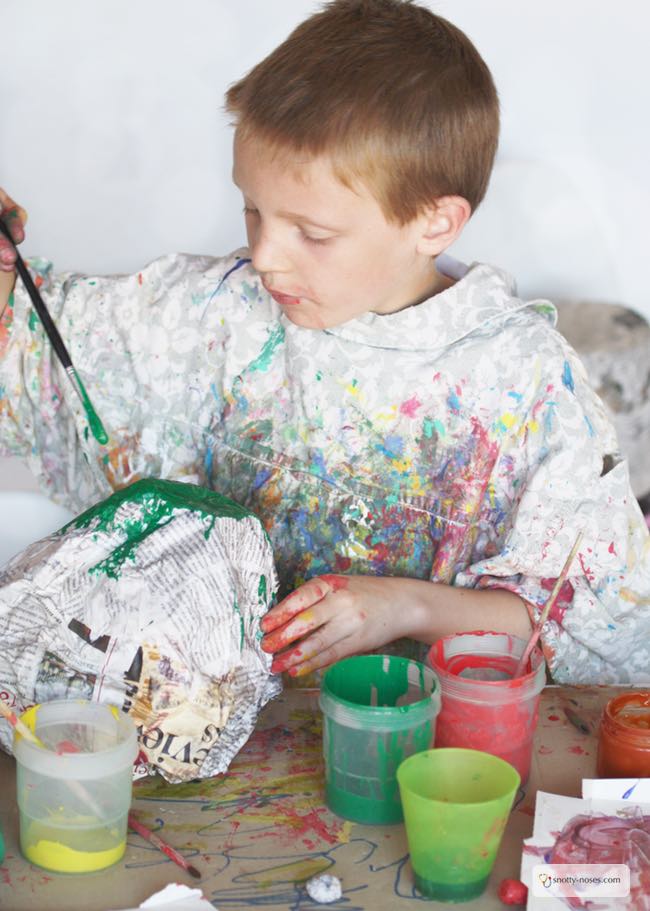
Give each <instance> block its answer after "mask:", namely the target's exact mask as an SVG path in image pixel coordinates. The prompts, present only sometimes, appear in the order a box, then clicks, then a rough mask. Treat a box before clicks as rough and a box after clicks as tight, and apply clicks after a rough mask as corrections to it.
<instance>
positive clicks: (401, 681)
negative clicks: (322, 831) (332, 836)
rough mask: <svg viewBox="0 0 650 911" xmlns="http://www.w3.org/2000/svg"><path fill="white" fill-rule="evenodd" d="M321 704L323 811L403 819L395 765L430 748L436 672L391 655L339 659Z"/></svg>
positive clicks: (359, 818) (380, 821)
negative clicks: (323, 774)
mask: <svg viewBox="0 0 650 911" xmlns="http://www.w3.org/2000/svg"><path fill="white" fill-rule="evenodd" d="M319 703H320V707H321V710H322V712H323V755H324V758H325V800H326V802H327V806H328V807H329V809H330V810H332V811H333V812H334V813H336V814H337V815H338V816H342V817H343V818H345V819H351V820H353V821H354V822H359V823H364V824H366V825H386V824H389V823H398V822H401V821H402V819H403V814H402V805H401V802H400V796H399V788H398V785H397V777H396V773H397V767H398V766H399V764H400V763H401V762H402V760H404V759H406V758H407V757H408V756H411V755H412V754H413V753H418V752H420V751H422V750H428V749H429V748H430V747H431V746H432V745H433V741H434V737H435V729H436V717H437V715H438V712H439V711H440V687H439V684H438V680H437V677H436V675H435V673H434V672H433V671H432V670H431V669H430V668H428V667H426V666H425V665H423V664H420V663H419V662H418V661H412V660H410V659H408V658H399V657H396V656H392V655H358V656H354V657H352V658H345V659H344V660H343V661H339V662H337V663H336V664H333V665H332V666H331V667H330V668H328V670H327V671H326V672H325V675H324V676H323V681H322V684H321V692H320V700H319Z"/></svg>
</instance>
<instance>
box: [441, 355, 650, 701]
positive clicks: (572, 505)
mask: <svg viewBox="0 0 650 911" xmlns="http://www.w3.org/2000/svg"><path fill="white" fill-rule="evenodd" d="M564 355H565V356H564V359H563V360H562V359H560V360H559V361H558V363H557V364H556V368H555V369H554V370H553V371H552V372H551V374H550V375H549V374H548V373H547V374H546V376H545V377H544V380H543V381H540V382H539V383H538V384H537V390H538V391H537V394H536V395H534V396H533V397H532V399H531V400H530V401H529V405H530V407H529V409H528V411H527V413H526V414H525V415H524V416H523V417H522V419H521V421H520V423H519V426H518V427H515V428H514V429H515V431H516V435H515V436H514V437H513V438H512V439H511V440H510V450H509V448H508V445H507V444H505V445H504V447H503V449H502V452H501V457H500V459H499V462H498V465H497V467H496V468H495V473H494V475H493V483H492V485H491V488H490V491H489V497H488V499H489V500H490V502H491V503H492V504H493V505H494V504H495V503H496V504H497V509H498V508H499V506H498V504H501V508H502V514H503V512H505V514H506V519H505V531H504V534H503V535H502V537H501V540H500V542H499V543H500V546H499V549H498V552H497V553H495V554H494V555H488V554H487V551H485V552H484V554H483V555H482V558H481V555H480V554H477V553H476V549H475V553H474V557H473V559H475V558H476V556H479V559H476V561H475V562H472V563H471V564H470V565H469V566H468V567H467V568H466V569H464V570H463V571H461V572H459V573H458V574H457V576H456V578H455V583H454V584H456V585H460V586H468V587H475V588H504V589H508V590H510V591H513V592H515V593H516V594H518V595H519V596H520V597H521V598H522V599H524V601H525V603H526V605H527V607H528V610H529V613H530V617H531V620H532V621H533V622H536V621H537V620H538V618H539V616H540V612H541V609H542V607H543V605H544V604H545V602H546V600H547V599H548V597H549V595H550V594H551V590H552V588H553V586H554V584H555V582H556V580H557V577H558V576H559V575H560V573H561V570H562V567H563V566H564V563H565V561H566V559H567V557H568V555H569V553H570V551H571V548H572V546H573V544H574V542H575V540H576V537H577V535H578V534H579V532H582V533H583V538H582V543H581V546H580V548H579V551H578V554H577V556H576V558H575V559H574V561H573V564H572V567H571V570H570V573H569V577H568V580H567V582H566V583H565V584H564V585H563V586H562V589H561V590H560V594H559V597H558V599H557V600H556V602H555V606H554V608H553V609H552V611H551V614H550V618H549V620H548V621H547V622H546V623H545V626H544V629H543V631H542V637H541V638H542V646H543V650H544V653H545V657H546V660H547V663H548V666H549V669H550V671H551V673H552V675H553V678H554V680H556V681H557V682H560V683H591V684H607V683H634V684H640V683H648V682H650V544H649V538H648V529H647V527H646V525H645V521H644V518H643V516H642V514H641V510H640V508H639V506H638V504H637V502H636V499H635V498H634V496H633V494H632V491H631V488H630V483H629V477H628V467H627V463H626V462H625V460H624V459H623V458H622V456H621V454H620V453H619V452H618V446H617V441H616V435H615V431H614V429H613V427H612V425H611V423H610V422H609V419H608V418H607V416H606V414H605V412H604V408H603V406H602V403H601V402H600V400H599V399H598V397H597V396H596V395H595V393H594V392H593V391H592V390H591V388H590V387H589V384H588V380H587V377H586V375H585V372H584V368H583V367H582V365H581V364H580V362H579V361H578V360H577V358H576V357H575V355H573V354H572V352H571V350H570V349H569V348H568V346H567V348H566V349H565V351H564ZM538 375H539V374H538ZM504 503H507V504H508V507H507V508H506V509H505V510H503V504H504ZM485 515H488V512H486V513H485ZM492 517H494V512H492Z"/></svg>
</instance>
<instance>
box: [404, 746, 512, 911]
mask: <svg viewBox="0 0 650 911" xmlns="http://www.w3.org/2000/svg"><path fill="white" fill-rule="evenodd" d="M397 781H398V783H399V789H400V794H401V797H402V806H403V808H404V822H405V824H406V837H407V839H408V845H409V853H410V855H411V865H412V867H413V873H414V877H415V886H416V888H417V889H418V891H420V892H421V893H422V894H423V895H426V896H427V897H428V898H435V899H437V900H438V901H447V902H462V901H469V900H470V899H472V898H476V896H478V895H481V894H482V893H483V892H484V890H485V887H486V885H487V882H488V879H489V877H490V873H491V871H492V867H493V865H494V859H495V857H496V854H497V851H498V850H499V845H500V843H501V836H502V835H503V830H504V828H505V825H506V822H507V821H508V814H509V813H510V810H511V808H512V804H513V801H514V799H515V794H516V793H517V789H518V788H519V785H520V782H521V779H520V776H519V773H518V772H517V771H516V769H515V768H514V767H513V766H511V765H510V763H508V762H505V761H504V760H503V759H499V758H498V756H493V755H492V754H491V753H483V752H481V751H479V750H464V749H454V748H449V749H440V748H439V749H434V750H426V751H424V752H422V753H417V754H416V755H415V756H410V757H409V758H408V759H406V760H404V762H403V763H402V764H401V765H400V767H399V769H398V770H397Z"/></svg>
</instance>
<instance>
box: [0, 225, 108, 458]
mask: <svg viewBox="0 0 650 911" xmlns="http://www.w3.org/2000/svg"><path fill="white" fill-rule="evenodd" d="M0 231H1V232H2V233H3V234H4V236H5V237H6V238H7V240H9V241H10V242H11V243H12V244H13V246H14V250H15V251H16V271H17V272H18V275H20V277H21V279H22V281H23V284H24V286H25V288H26V290H27V293H28V294H29V297H30V300H31V302H32V304H33V305H34V309H35V310H36V312H37V313H38V318H39V319H40V321H41V323H42V324H43V328H44V329H45V333H46V335H47V337H48V338H49V340H50V342H51V344H52V347H53V348H54V351H55V353H56V356H57V357H58V359H59V361H60V362H61V366H62V367H63V369H64V370H65V372H66V373H67V374H68V377H69V379H70V382H71V383H72V388H73V389H74V391H75V392H76V394H77V396H78V397H79V401H80V402H81V404H82V405H83V407H84V410H85V412H86V417H87V418H88V423H89V424H90V429H91V430H92V434H93V436H94V437H95V439H96V440H97V441H98V442H99V443H107V442H108V434H107V433H106V430H105V429H104V425H103V424H102V422H101V421H100V419H99V417H98V415H97V412H96V411H95V409H94V408H93V406H92V403H91V401H90V399H89V397H88V393H87V392H86V389H85V387H84V384H83V383H82V382H81V378H80V377H79V374H78V373H77V371H76V370H75V368H74V366H73V363H72V358H71V357H70V354H69V352H68V349H67V348H66V346H65V343H64V341H63V339H62V338H61V335H60V333H59V330H58V329H57V328H56V325H55V323H54V320H53V319H52V317H51V316H50V311H49V310H48V309H47V307H46V305H45V301H44V300H43V298H42V297H41V293H40V291H39V290H38V288H37V287H36V285H35V284H34V280H33V278H32V277H31V275H30V274H29V269H28V268H27V266H26V265H25V262H24V260H23V258H22V256H21V255H20V253H19V251H18V247H17V246H16V244H15V242H14V239H13V237H12V236H11V234H10V233H9V228H8V227H7V226H6V224H5V223H4V222H3V220H2V218H0Z"/></svg>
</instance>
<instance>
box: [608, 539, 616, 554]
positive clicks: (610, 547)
mask: <svg viewBox="0 0 650 911" xmlns="http://www.w3.org/2000/svg"><path fill="white" fill-rule="evenodd" d="M607 550H608V551H609V553H610V554H614V555H616V551H615V550H614V542H613V541H612V543H611V544H610V545H609V547H608V548H607Z"/></svg>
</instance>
